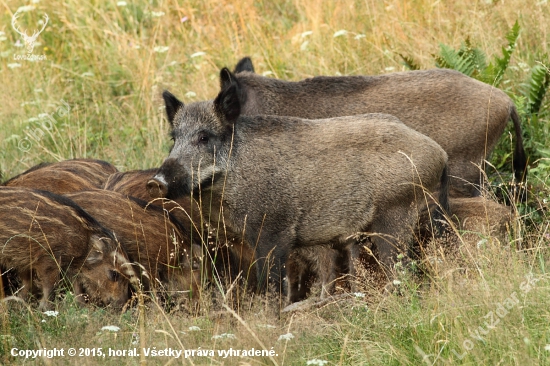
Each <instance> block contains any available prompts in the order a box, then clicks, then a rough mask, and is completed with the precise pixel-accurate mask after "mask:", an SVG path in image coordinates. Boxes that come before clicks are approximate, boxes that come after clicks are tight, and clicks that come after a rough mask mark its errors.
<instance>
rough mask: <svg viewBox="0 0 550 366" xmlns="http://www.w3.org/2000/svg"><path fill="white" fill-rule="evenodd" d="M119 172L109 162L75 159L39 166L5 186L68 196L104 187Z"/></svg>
mask: <svg viewBox="0 0 550 366" xmlns="http://www.w3.org/2000/svg"><path fill="white" fill-rule="evenodd" d="M116 171H117V169H116V168H115V167H114V166H113V165H111V164H109V163H107V162H106V161H102V160H94V159H72V160H64V161H60V162H57V163H41V164H38V165H35V166H34V167H32V168H30V169H28V170H27V171H25V172H23V173H21V174H19V175H17V176H15V177H13V178H11V179H10V180H8V181H6V182H4V183H3V185H4V186H6V187H22V188H32V189H38V190H43V191H49V192H53V193H57V194H65V193H70V192H78V191H84V190H88V189H93V188H101V187H102V186H103V184H104V183H105V181H106V180H107V178H108V177H109V176H110V175H111V174H113V173H114V172H116Z"/></svg>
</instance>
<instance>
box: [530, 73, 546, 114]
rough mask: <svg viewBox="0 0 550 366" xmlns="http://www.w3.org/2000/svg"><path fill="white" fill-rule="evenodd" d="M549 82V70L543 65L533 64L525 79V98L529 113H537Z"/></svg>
mask: <svg viewBox="0 0 550 366" xmlns="http://www.w3.org/2000/svg"><path fill="white" fill-rule="evenodd" d="M549 84H550V72H549V70H548V67H546V66H545V65H543V64H542V65H535V66H534V67H533V68H532V69H531V75H530V77H529V79H528V80H527V87H528V92H527V99H528V112H529V114H538V113H539V111H540V107H541V105H542V100H543V99H544V96H545V95H546V91H547V90H548V86H549Z"/></svg>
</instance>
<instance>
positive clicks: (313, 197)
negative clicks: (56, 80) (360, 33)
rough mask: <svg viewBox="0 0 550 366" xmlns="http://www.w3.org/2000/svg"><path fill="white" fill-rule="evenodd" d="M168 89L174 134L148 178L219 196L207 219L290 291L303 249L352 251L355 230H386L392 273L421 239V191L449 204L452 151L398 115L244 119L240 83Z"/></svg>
mask: <svg viewBox="0 0 550 366" xmlns="http://www.w3.org/2000/svg"><path fill="white" fill-rule="evenodd" d="M163 96H164V99H165V102H166V112H167V115H168V120H169V122H170V124H171V126H172V137H173V139H174V141H175V142H174V146H173V148H172V150H171V152H170V155H169V156H168V158H167V159H166V160H165V161H164V163H163V164H162V166H161V167H160V169H159V171H158V172H157V174H156V175H155V176H154V177H153V178H152V179H151V180H150V181H149V182H148V183H147V186H148V189H149V192H150V194H151V195H152V196H160V197H168V198H172V199H173V198H178V197H181V196H186V195H193V197H200V199H202V200H203V201H206V200H207V199H209V198H210V197H211V200H210V201H208V203H209V204H210V206H211V207H212V211H211V213H210V217H211V218H212V219H213V220H216V219H217V218H221V219H223V220H224V222H225V224H226V225H227V227H229V228H230V229H231V230H232V231H234V232H237V233H239V234H242V235H243V237H244V239H245V241H246V242H247V243H256V247H255V254H256V255H255V258H256V266H257V273H258V275H257V280H258V282H259V285H260V287H261V288H264V289H265V288H266V287H265V286H266V283H267V279H268V278H267V277H268V276H267V272H268V271H269V273H270V276H271V280H272V281H273V284H274V285H275V287H276V288H281V287H280V285H281V282H280V280H281V278H282V277H284V275H285V273H284V266H283V265H284V264H285V262H286V259H287V256H288V253H289V252H290V251H291V250H293V249H294V248H302V247H308V246H320V245H330V246H332V247H333V248H335V249H337V250H343V248H344V247H345V246H347V245H348V242H349V240H348V239H347V238H349V237H350V236H352V235H355V234H356V233H357V232H373V233H377V235H376V236H375V237H374V238H373V240H374V241H375V242H376V245H377V247H378V250H379V253H380V260H381V262H383V263H384V264H385V265H386V269H387V270H388V271H391V270H392V265H393V263H394V260H395V258H396V256H397V254H398V253H400V252H406V243H407V242H409V241H410V240H411V239H412V226H413V224H414V223H415V222H416V219H417V215H418V213H417V209H418V206H419V205H420V204H421V201H423V200H424V193H425V191H424V190H426V191H428V192H433V191H435V190H436V189H437V188H438V187H440V188H441V190H440V192H441V194H440V197H439V199H440V201H441V205H442V207H444V208H446V207H447V205H446V200H447V193H448V192H447V190H446V189H447V188H448V180H447V168H446V162H447V155H446V153H445V151H443V149H442V148H441V147H440V146H439V145H438V144H437V143H436V142H434V141H433V140H432V139H430V138H429V137H427V136H425V135H423V134H421V133H419V132H417V131H415V130H413V129H411V128H409V127H407V126H406V125H404V124H403V123H401V122H400V121H399V120H398V119H397V118H395V117H393V116H390V115H384V114H367V115H359V116H347V117H339V118H332V119H326V120H306V119H300V118H295V117H283V116H241V115H240V111H241V99H240V97H239V89H238V86H237V85H236V84H232V85H230V86H229V87H228V88H226V89H224V90H223V91H222V92H220V94H218V96H217V97H216V99H215V100H213V101H205V102H198V103H193V104H190V105H188V106H184V105H183V103H182V102H180V101H179V100H178V99H177V98H176V97H174V96H173V95H172V94H170V93H169V92H167V91H165V92H164V94H163ZM222 206H223V209H222ZM268 258H271V259H273V268H272V269H271V270H270V263H269V262H268ZM280 276H281V277H280ZM291 297H292V296H291Z"/></svg>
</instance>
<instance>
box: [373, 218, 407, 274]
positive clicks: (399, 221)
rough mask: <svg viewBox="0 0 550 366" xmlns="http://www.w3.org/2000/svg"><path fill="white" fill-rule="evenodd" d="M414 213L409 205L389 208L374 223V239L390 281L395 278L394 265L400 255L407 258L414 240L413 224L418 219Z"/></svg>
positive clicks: (381, 262)
mask: <svg viewBox="0 0 550 366" xmlns="http://www.w3.org/2000/svg"><path fill="white" fill-rule="evenodd" d="M414 213H415V211H414V210H411V209H410V208H409V207H406V208H405V207H395V208H389V209H387V210H385V212H384V213H383V214H381V215H379V216H378V217H377V219H376V220H375V221H374V222H373V224H372V232H373V233H374V234H373V236H372V241H373V244H374V246H375V247H376V249H377V251H378V254H379V258H378V259H379V261H380V264H381V265H382V267H383V270H384V272H385V274H386V276H387V279H388V280H390V281H391V280H393V279H394V278H395V268H394V266H395V264H396V263H397V260H398V256H399V255H402V256H403V258H405V259H406V257H405V256H406V255H407V248H408V245H409V242H411V240H412V227H413V225H412V224H413V223H414V222H415V220H416V217H415V215H414Z"/></svg>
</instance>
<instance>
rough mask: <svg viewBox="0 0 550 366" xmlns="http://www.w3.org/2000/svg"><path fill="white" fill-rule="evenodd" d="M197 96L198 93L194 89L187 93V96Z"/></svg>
mask: <svg viewBox="0 0 550 366" xmlns="http://www.w3.org/2000/svg"><path fill="white" fill-rule="evenodd" d="M196 96H197V93H195V92H194V91H188V92H187V93H185V97H186V98H194V97H196Z"/></svg>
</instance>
